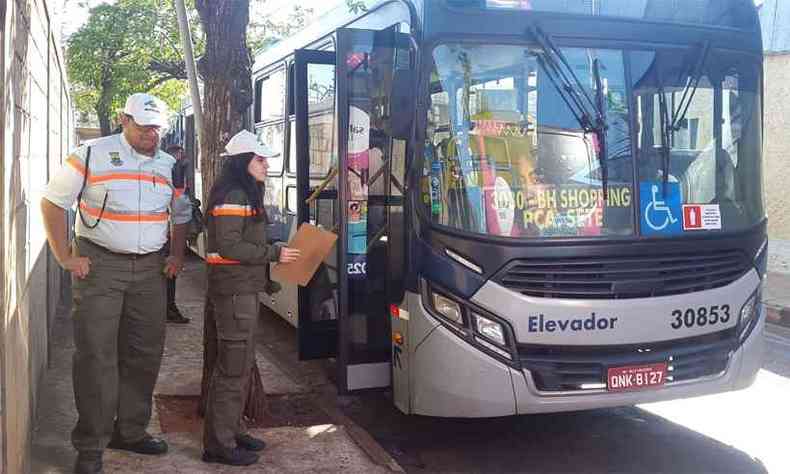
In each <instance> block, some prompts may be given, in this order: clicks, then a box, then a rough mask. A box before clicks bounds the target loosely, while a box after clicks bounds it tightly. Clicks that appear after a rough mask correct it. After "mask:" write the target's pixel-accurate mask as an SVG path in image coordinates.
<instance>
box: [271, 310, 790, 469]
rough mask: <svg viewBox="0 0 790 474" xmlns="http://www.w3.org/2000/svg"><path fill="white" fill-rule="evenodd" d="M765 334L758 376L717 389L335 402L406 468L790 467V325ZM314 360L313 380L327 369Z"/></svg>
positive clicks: (368, 396)
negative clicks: (404, 404)
mask: <svg viewBox="0 0 790 474" xmlns="http://www.w3.org/2000/svg"><path fill="white" fill-rule="evenodd" d="M264 334H265V335H266V337H264V340H265V341H267V342H268V347H269V349H270V350H275V351H276V352H279V355H280V356H282V357H284V358H286V359H290V360H291V361H293V360H295V354H293V353H292V349H289V347H290V348H292V347H294V343H295V341H294V340H293V339H294V338H295V331H293V330H291V329H290V328H283V324H281V323H276V322H272V321H269V322H268V323H266V324H265V327H264ZM766 339H767V341H768V354H767V358H766V364H765V368H764V370H762V371H761V372H760V373H759V375H758V377H757V380H756V382H755V384H754V385H753V386H752V387H751V388H749V389H747V390H743V391H740V392H734V393H727V394H719V395H715V396H708V397H700V398H695V399H689V400H679V401H673V402H667V403H656V404H649V405H643V406H639V407H626V408H618V409H606V410H594V411H586V412H576V413H563V414H550V415H532V416H522V417H510V418H501V419H486V420H468V419H439V418H427V417H417V416H404V415H402V414H401V413H400V412H399V411H398V410H397V409H395V408H394V406H393V404H392V402H391V395H390V393H389V392H388V391H372V392H368V393H364V394H361V395H354V396H347V397H340V398H339V400H338V405H339V406H340V407H341V409H342V411H343V412H344V413H345V414H346V415H347V416H349V417H350V418H351V419H353V420H354V421H355V422H356V423H357V424H358V425H360V426H362V427H363V428H364V429H366V430H367V431H368V432H369V433H370V434H371V435H372V436H373V437H374V438H375V439H376V440H377V441H378V442H379V443H380V444H381V445H382V446H383V447H384V448H385V449H386V450H387V451H388V452H389V453H390V454H391V455H392V456H393V457H394V458H395V459H396V460H397V461H398V463H400V465H401V466H403V468H404V469H405V470H406V471H407V472H410V473H427V472H486V473H489V472H532V473H585V474H587V473H659V472H661V473H695V474H696V473H733V474H750V473H765V472H770V473H776V474H783V473H790V436H789V435H788V433H790V407H788V405H790V330H787V329H785V328H778V327H777V328H772V330H771V331H770V332H769V333H768V334H767V335H766ZM295 366H301V369H299V370H302V369H304V367H307V366H305V365H303V364H295ZM310 367H311V369H308V371H309V377H311V378H312V380H313V381H315V377H320V376H321V371H322V370H324V372H325V374H326V373H331V369H330V368H329V367H326V366H324V368H323V369H321V368H317V367H320V366H316V365H311V366H310ZM314 383H316V382H314Z"/></svg>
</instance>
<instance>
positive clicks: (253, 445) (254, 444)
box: [236, 433, 266, 451]
mask: <svg viewBox="0 0 790 474" xmlns="http://www.w3.org/2000/svg"><path fill="white" fill-rule="evenodd" d="M236 445H237V446H238V447H240V448H244V449H246V450H247V451H263V448H265V447H266V443H265V442H264V441H263V440H262V439H258V438H256V437H254V436H250V435H249V434H247V433H245V434H240V435H238V436H236Z"/></svg>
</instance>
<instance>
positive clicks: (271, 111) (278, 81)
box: [255, 69, 285, 122]
mask: <svg viewBox="0 0 790 474" xmlns="http://www.w3.org/2000/svg"><path fill="white" fill-rule="evenodd" d="M259 84H260V85H258V84H256V87H255V88H256V91H257V90H259V91H260V93H259V96H258V97H259V98H260V100H256V105H257V106H258V107H259V109H258V110H256V111H255V117H256V119H259V121H261V122H266V121H269V120H280V119H282V118H283V112H284V105H285V70H284V69H280V70H278V71H275V72H272V73H271V74H269V75H268V76H265V77H263V78H262V79H260V81H259Z"/></svg>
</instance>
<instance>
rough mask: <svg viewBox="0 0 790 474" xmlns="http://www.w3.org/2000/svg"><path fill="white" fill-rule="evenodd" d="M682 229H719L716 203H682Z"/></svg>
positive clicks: (719, 214) (719, 219)
mask: <svg viewBox="0 0 790 474" xmlns="http://www.w3.org/2000/svg"><path fill="white" fill-rule="evenodd" d="M683 230H721V210H720V209H719V205H718V204H684V205H683Z"/></svg>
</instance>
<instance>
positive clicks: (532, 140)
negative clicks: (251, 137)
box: [248, 0, 767, 417]
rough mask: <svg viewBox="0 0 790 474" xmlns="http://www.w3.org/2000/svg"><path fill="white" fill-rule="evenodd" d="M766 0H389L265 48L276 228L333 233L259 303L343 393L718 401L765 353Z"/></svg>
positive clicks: (464, 399)
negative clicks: (295, 281) (307, 273)
mask: <svg viewBox="0 0 790 474" xmlns="http://www.w3.org/2000/svg"><path fill="white" fill-rule="evenodd" d="M762 80H763V79H762V45H761V37H760V28H759V23H758V19H757V14H756V10H755V7H754V5H753V4H752V2H751V0H683V1H680V0H562V1H557V0H435V1H430V2H427V1H426V2H422V1H418V0H414V1H407V0H399V1H394V0H391V1H383V2H380V3H377V4H375V5H373V6H371V7H369V8H368V9H367V11H365V12H361V13H359V14H356V15H355V14H352V13H349V12H348V11H347V10H345V9H340V10H337V11H335V12H333V13H331V14H329V15H328V16H326V17H324V18H322V19H321V20H320V21H318V22H316V23H315V24H313V25H311V26H310V27H308V28H306V29H305V30H304V31H302V32H301V33H299V34H298V35H296V36H294V37H292V38H290V39H288V40H286V41H283V42H281V43H279V44H277V45H275V46H274V47H272V48H271V49H269V50H267V51H266V52H264V53H263V54H261V55H259V56H258V57H256V60H255V67H254V72H253V83H254V86H255V103H254V105H253V107H252V108H251V110H250V113H249V120H248V123H249V127H250V129H251V130H254V131H255V132H256V133H257V134H258V136H259V137H260V139H261V141H262V142H264V143H266V144H267V145H268V146H270V147H272V148H275V149H277V150H279V151H282V161H279V162H277V163H273V164H272V166H271V169H270V174H271V176H270V177H269V180H268V182H267V192H266V194H267V198H266V208H267V212H268V213H269V217H270V219H271V221H272V234H273V235H274V236H276V237H277V238H279V239H282V240H287V239H289V238H290V236H292V235H293V234H294V233H295V232H296V229H297V228H298V226H299V225H302V224H303V223H312V224H314V225H317V226H320V227H322V228H324V229H326V230H328V231H332V232H335V233H336V234H337V235H338V241H337V245H336V248H335V250H334V251H333V252H332V254H331V256H330V257H329V258H327V259H326V261H325V262H324V263H323V264H322V265H321V266H320V267H319V269H318V271H317V272H316V274H315V275H314V276H313V278H312V280H311V281H310V282H309V283H308V284H307V285H305V286H297V285H288V284H284V289H283V291H281V292H280V293H277V294H275V295H272V296H266V305H267V306H268V307H269V308H270V309H271V310H272V311H274V312H275V313H277V314H279V315H281V316H282V317H283V318H285V319H286V320H287V321H289V322H290V323H291V324H293V325H294V326H296V327H297V328H298V332H299V344H300V347H299V353H300V356H301V357H302V358H305V359H309V358H333V359H334V361H335V364H334V367H335V368H336V370H337V376H336V380H337V384H338V387H339V389H340V391H341V392H348V391H354V390H361V389H369V388H376V387H391V389H392V391H393V400H394V403H395V405H396V406H397V407H398V408H399V409H400V410H401V411H403V412H404V413H408V414H420V415H431V416H448V417H450V416H451V417H490V416H506V415H516V414H525V413H539V412H557V411H565V410H579V409H588V408H598V407H609V406H618V405H631V404H637V403H644V402H652V401H659V400H670V399H675V398H682V397H689V396H697V395H703V394H711V393H717V392H723V391H728V390H735V389H740V388H744V387H747V386H749V385H750V384H751V383H752V381H753V380H754V377H755V375H756V372H757V370H758V368H759V367H760V364H761V353H762V332H763V328H764V323H765V312H764V309H763V307H762V304H761V298H760V296H761V288H762V281H763V278H764V277H765V272H766V252H767V249H766V247H767V245H766V243H767V240H766V216H765V210H764V207H763V198H762V172H761V148H762V91H763V85H762Z"/></svg>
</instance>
